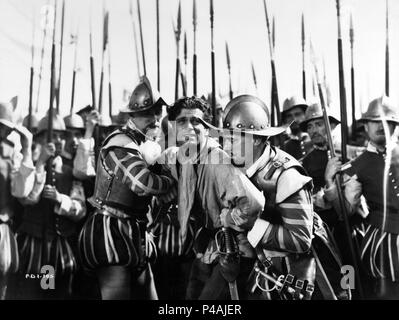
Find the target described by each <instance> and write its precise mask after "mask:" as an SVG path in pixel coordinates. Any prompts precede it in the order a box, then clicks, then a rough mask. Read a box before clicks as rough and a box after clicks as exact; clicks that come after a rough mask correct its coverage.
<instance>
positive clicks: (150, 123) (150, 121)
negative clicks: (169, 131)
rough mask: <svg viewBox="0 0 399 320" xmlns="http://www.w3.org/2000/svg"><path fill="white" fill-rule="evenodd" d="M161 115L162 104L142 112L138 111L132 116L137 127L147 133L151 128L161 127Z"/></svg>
mask: <svg viewBox="0 0 399 320" xmlns="http://www.w3.org/2000/svg"><path fill="white" fill-rule="evenodd" d="M161 117H162V106H158V107H153V108H151V109H149V110H145V111H142V112H136V113H134V114H133V115H132V116H131V119H132V120H133V122H134V124H135V125H136V127H137V129H139V130H140V131H141V132H143V133H144V134H146V133H147V132H148V131H149V130H154V129H160V126H161V122H160V121H161Z"/></svg>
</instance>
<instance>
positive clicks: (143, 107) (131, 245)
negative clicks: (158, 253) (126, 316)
mask: <svg viewBox="0 0 399 320" xmlns="http://www.w3.org/2000/svg"><path fill="white" fill-rule="evenodd" d="M163 105H165V102H164V101H163V100H162V98H158V97H157V96H156V95H155V93H154V92H153V91H152V89H151V85H150V83H149V81H148V79H147V78H146V77H143V78H142V79H141V82H140V84H139V85H138V86H137V87H136V88H135V89H134V91H133V93H132V95H131V99H130V102H129V105H128V106H127V107H126V108H125V109H124V110H123V111H124V112H126V113H128V114H129V115H130V118H129V121H128V123H127V125H126V126H125V127H123V128H122V129H121V130H117V131H115V132H113V133H112V134H111V135H110V136H108V137H107V138H106V139H105V141H104V144H103V146H102V148H101V151H100V155H99V159H98V164H97V175H96V184H95V189H94V195H93V197H92V198H91V199H90V203H91V204H92V205H93V206H94V207H95V208H96V210H95V213H94V214H93V215H92V216H91V217H90V218H89V219H88V221H87V222H86V224H85V226H84V228H83V230H82V232H81V237H80V251H81V256H82V259H83V261H84V263H85V265H86V266H87V267H88V268H89V269H91V270H93V271H95V272H96V275H97V278H98V280H99V283H100V287H101V296H102V298H103V299H128V298H129V297H130V296H131V293H134V294H135V296H134V297H135V298H138V299H143V298H150V299H156V298H157V294H156V291H155V287H154V283H153V279H152V272H151V268H150V266H149V264H148V259H149V257H150V254H151V251H152V249H153V248H151V247H150V246H149V245H150V244H149V243H148V242H149V241H148V234H147V230H146V226H147V222H148V220H147V217H146V215H147V213H148V211H149V209H150V203H151V198H152V196H153V195H161V194H165V193H166V192H170V191H171V189H172V188H173V184H174V182H173V180H172V179H171V178H169V177H166V176H162V175H156V174H154V173H153V172H151V171H150V170H149V166H150V164H152V163H151V160H152V159H153V158H154V155H152V154H151V152H152V151H153V150H151V148H149V147H148V146H149V145H150V146H153V144H154V142H153V141H149V140H151V139H152V138H153V137H154V135H156V132H157V131H158V130H159V127H160V118H161V113H162V106H163ZM151 143H152V144H151ZM94 235H95V236H94ZM132 286H134V290H135V291H134V292H131V288H132ZM140 288H144V289H145V292H144V293H141V292H140V291H137V289H140Z"/></svg>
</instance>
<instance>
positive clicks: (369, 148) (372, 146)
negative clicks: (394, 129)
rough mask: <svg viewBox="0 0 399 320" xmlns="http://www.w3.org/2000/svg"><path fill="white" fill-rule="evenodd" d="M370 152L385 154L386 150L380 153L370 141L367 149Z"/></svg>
mask: <svg viewBox="0 0 399 320" xmlns="http://www.w3.org/2000/svg"><path fill="white" fill-rule="evenodd" d="M366 150H367V151H368V152H371V153H377V154H385V153H386V149H384V151H379V150H378V149H377V147H376V146H375V145H373V144H372V143H371V142H370V141H369V142H368V143H367V149H366Z"/></svg>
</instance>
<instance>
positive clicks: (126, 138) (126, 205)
mask: <svg viewBox="0 0 399 320" xmlns="http://www.w3.org/2000/svg"><path fill="white" fill-rule="evenodd" d="M112 138H114V140H115V138H116V139H118V138H119V140H117V141H116V142H115V143H113V144H112V145H111V146H109V145H107V144H108V142H109V141H110V140H111V139H112ZM127 142H128V143H129V144H130V146H131V143H132V142H133V143H134V144H136V143H137V142H136V139H135V138H134V136H133V135H131V134H129V133H128V132H124V131H120V130H117V131H115V132H113V133H112V134H111V135H109V136H108V137H107V139H106V140H105V141H104V144H103V148H102V149H101V151H100V155H99V157H98V163H97V174H96V183H95V187H94V195H93V197H92V198H91V199H90V200H91V201H90V202H91V203H92V204H93V205H94V206H95V207H96V208H102V207H103V206H110V207H113V208H116V209H119V210H122V211H124V212H125V213H127V214H129V215H145V214H146V213H147V211H148V205H149V203H150V201H151V196H144V197H143V196H138V195H137V194H135V193H134V192H133V191H132V190H130V188H129V186H128V185H127V184H125V183H123V182H122V181H121V179H119V177H117V176H115V174H114V172H113V170H111V169H110V168H108V166H107V164H106V163H105V159H106V157H107V156H108V153H109V151H111V150H112V149H115V148H122V149H126V150H135V151H136V150H137V149H134V148H127V147H125V146H126V144H127ZM134 144H133V145H134ZM136 146H137V144H136Z"/></svg>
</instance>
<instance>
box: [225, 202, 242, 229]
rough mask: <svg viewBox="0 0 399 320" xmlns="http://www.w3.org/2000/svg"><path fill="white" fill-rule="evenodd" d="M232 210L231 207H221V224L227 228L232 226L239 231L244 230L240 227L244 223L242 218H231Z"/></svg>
mask: <svg viewBox="0 0 399 320" xmlns="http://www.w3.org/2000/svg"><path fill="white" fill-rule="evenodd" d="M232 212H233V210H232V209H227V208H224V209H222V211H221V212H220V222H221V223H222V226H223V227H227V228H232V229H234V230H236V231H239V232H243V231H245V229H244V228H242V226H243V225H244V224H245V223H244V220H242V219H238V220H236V219H235V220H233V218H232Z"/></svg>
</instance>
